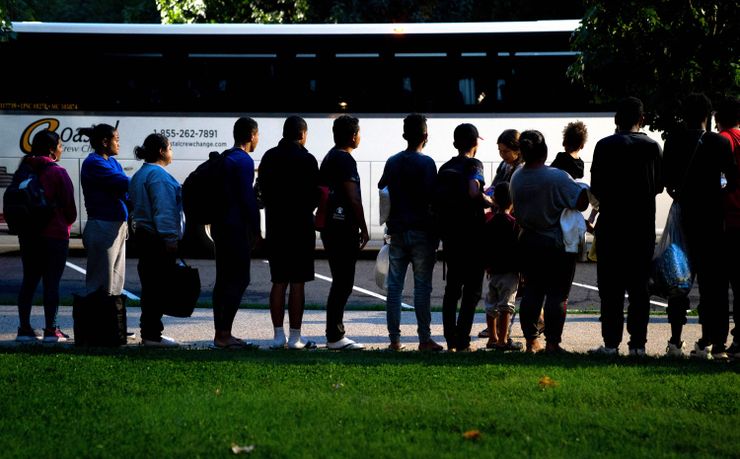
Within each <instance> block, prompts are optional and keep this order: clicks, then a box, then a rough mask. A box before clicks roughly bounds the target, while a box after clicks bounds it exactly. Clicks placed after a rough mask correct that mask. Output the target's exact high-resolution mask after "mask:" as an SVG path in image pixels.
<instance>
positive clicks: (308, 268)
mask: <svg viewBox="0 0 740 459" xmlns="http://www.w3.org/2000/svg"><path fill="white" fill-rule="evenodd" d="M271 242H274V243H271ZM280 242H283V243H280ZM315 244H316V243H315V240H314V241H311V243H302V244H296V243H295V239H294V240H292V243H291V242H288V240H282V241H274V240H273V241H268V251H267V260H268V261H269V263H270V276H271V277H272V282H273V283H275V284H284V283H303V282H309V281H312V280H314V271H315V270H314V250H315V247H316V245H315Z"/></svg>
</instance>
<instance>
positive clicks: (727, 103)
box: [714, 97, 740, 130]
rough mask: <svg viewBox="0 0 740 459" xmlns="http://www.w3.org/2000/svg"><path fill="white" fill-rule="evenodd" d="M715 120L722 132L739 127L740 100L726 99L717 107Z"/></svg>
mask: <svg viewBox="0 0 740 459" xmlns="http://www.w3.org/2000/svg"><path fill="white" fill-rule="evenodd" d="M714 120H715V122H716V123H717V127H718V128H719V129H720V130H724V129H731V128H734V127H737V125H738V121H739V120H740V99H738V98H737V97H725V98H723V99H722V100H721V101H720V102H719V104H718V105H717V110H716V111H715V112H714Z"/></svg>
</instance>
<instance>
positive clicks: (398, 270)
mask: <svg viewBox="0 0 740 459" xmlns="http://www.w3.org/2000/svg"><path fill="white" fill-rule="evenodd" d="M407 237H408V233H405V232H404V233H397V234H392V235H391V241H390V247H389V248H388V249H389V250H388V259H389V265H388V296H387V297H386V303H385V305H386V307H385V309H386V312H385V314H386V322H387V325H388V338H389V339H390V341H391V344H393V343H399V342H400V341H401V296H402V294H403V284H404V281H405V280H406V270H407V269H408V265H409V261H410V259H411V253H410V249H411V247H409V246H408V244H407V240H406V239H407ZM414 287H416V286H414ZM414 308H417V305H416V304H414Z"/></svg>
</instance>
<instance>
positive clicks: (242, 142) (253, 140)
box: [234, 116, 259, 152]
mask: <svg viewBox="0 0 740 459" xmlns="http://www.w3.org/2000/svg"><path fill="white" fill-rule="evenodd" d="M257 142H259V128H258V126H257V122H256V121H255V120H253V119H252V118H249V117H247V116H243V117H241V118H239V119H238V120H236V122H235V123H234V144H235V145H237V146H239V147H243V146H246V147H247V149H248V150H249V152H253V151H254V149H255V148H257Z"/></svg>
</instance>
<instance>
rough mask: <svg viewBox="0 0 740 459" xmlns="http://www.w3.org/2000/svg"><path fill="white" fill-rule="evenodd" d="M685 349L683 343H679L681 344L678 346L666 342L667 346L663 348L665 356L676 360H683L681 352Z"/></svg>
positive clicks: (683, 355)
mask: <svg viewBox="0 0 740 459" xmlns="http://www.w3.org/2000/svg"><path fill="white" fill-rule="evenodd" d="M685 347H686V346H685V345H684V342H683V341H681V344H680V345H678V346H677V345H675V344H673V343H671V342H670V341H668V346H666V348H665V356H666V357H673V358H678V359H680V358H683V357H685V354H684V351H683V350H684V348H685Z"/></svg>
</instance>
